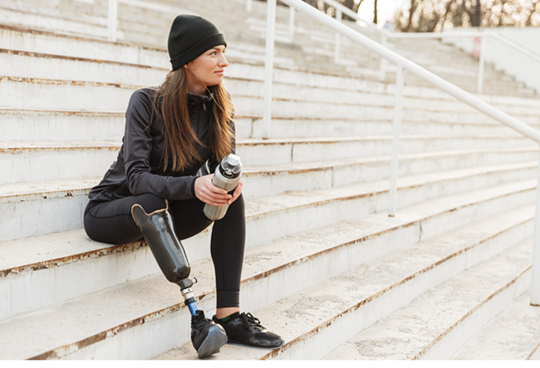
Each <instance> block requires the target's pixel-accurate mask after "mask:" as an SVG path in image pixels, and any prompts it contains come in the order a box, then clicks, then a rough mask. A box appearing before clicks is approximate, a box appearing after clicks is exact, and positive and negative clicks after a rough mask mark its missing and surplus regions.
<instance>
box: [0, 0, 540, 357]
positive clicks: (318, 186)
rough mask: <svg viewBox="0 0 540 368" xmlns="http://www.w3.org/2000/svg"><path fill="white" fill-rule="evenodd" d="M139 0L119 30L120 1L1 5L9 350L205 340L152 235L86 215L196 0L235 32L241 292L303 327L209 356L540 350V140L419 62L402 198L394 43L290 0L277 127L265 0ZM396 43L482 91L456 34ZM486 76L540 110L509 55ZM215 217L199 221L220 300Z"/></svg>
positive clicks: (34, 352)
mask: <svg viewBox="0 0 540 368" xmlns="http://www.w3.org/2000/svg"><path fill="white" fill-rule="evenodd" d="M127 2H131V3H132V4H131V5H129V4H126V3H127ZM133 3H134V2H133V1H130V0H126V1H125V2H123V3H121V4H120V10H119V13H120V31H121V33H120V38H121V40H120V41H119V42H117V43H110V42H107V41H105V40H104V37H106V24H107V20H106V14H107V11H106V10H107V8H106V1H104V0H84V1H83V0H78V1H61V0H56V1H42V0H26V1H24V2H22V1H13V2H10V3H9V4H7V5H6V4H2V5H0V16H1V18H0V19H2V22H3V23H4V25H0V65H1V66H2V68H1V71H0V73H1V75H0V96H1V98H0V132H1V133H0V172H2V176H1V177H0V184H1V186H0V224H1V225H0V301H1V302H0V358H1V359H195V358H196V354H195V351H194V350H193V348H192V346H191V342H190V340H189V329H190V328H189V322H190V318H189V311H188V310H187V308H185V307H184V306H183V305H182V304H183V303H182V302H181V299H182V298H181V295H180V293H179V290H178V288H177V287H176V286H174V285H172V284H170V283H168V282H167V281H166V280H165V278H164V277H163V275H162V274H161V272H160V271H159V269H158V267H157V265H156V263H155V261H154V259H153V257H152V255H151V253H150V252H149V250H148V247H147V246H146V244H145V243H144V242H136V243H132V244H123V245H120V246H112V245H108V244H103V243H97V242H94V241H91V240H90V239H89V238H88V237H87V236H86V235H85V233H84V230H83V229H82V228H81V227H82V224H81V220H82V212H83V210H84V207H85V205H86V203H87V200H88V199H87V194H88V191H89V190H90V188H91V187H92V186H93V185H95V184H96V183H97V182H98V181H99V180H100V178H101V177H102V175H103V174H104V173H105V171H106V170H107V168H108V167H109V165H110V164H111V163H112V161H113V160H114V159H115V157H116V153H117V150H118V149H119V147H120V139H121V137H122V135H123V125H124V121H123V114H124V111H125V108H126V105H127V100H128V98H129V96H130V95H131V93H132V92H133V91H134V90H136V89H137V88H140V87H143V86H148V85H157V84H159V83H160V82H161V81H162V80H163V78H164V76H165V74H166V73H167V71H168V70H169V68H170V66H169V61H168V55H167V53H166V50H165V49H164V45H165V42H166V37H167V33H168V28H169V25H170V22H171V20H172V19H173V18H174V16H175V15H176V14H178V13H180V12H189V13H192V14H200V15H202V16H205V17H208V18H210V19H211V20H212V21H214V22H215V23H216V24H217V25H218V27H219V28H220V29H221V30H222V31H223V32H224V33H225V35H226V38H227V41H228V43H229V47H228V49H227V55H228V58H229V61H230V64H231V65H230V67H229V68H228V70H227V78H226V86H227V88H228V90H229V91H230V92H231V95H232V97H233V102H234V103H235V108H236V119H237V139H238V144H237V147H238V154H239V155H240V156H241V158H242V161H243V162H244V164H245V171H244V175H245V186H244V188H245V190H244V193H245V197H246V215H247V219H246V220H247V243H246V247H247V248H246V256H245V262H244V270H243V276H242V278H243V281H242V292H241V307H242V309H243V310H244V311H251V312H252V313H253V314H254V315H255V316H257V317H258V318H260V319H261V321H262V323H263V324H264V325H265V326H266V327H268V328H269V329H271V330H273V331H275V332H277V333H279V334H281V335H282V336H283V337H284V338H285V340H286V344H285V345H284V346H282V347H281V348H280V349H276V350H267V349H251V348H246V347H241V346H236V345H226V346H225V347H223V348H222V351H221V353H220V354H218V355H215V356H213V357H212V358H210V359H270V358H275V359H451V358H454V359H531V358H538V356H540V351H539V349H538V347H539V346H540V345H539V344H540V328H539V327H538V326H539V324H538V322H539V321H540V308H534V307H531V306H529V296H528V288H529V286H530V278H531V275H530V273H531V271H530V267H531V254H532V233H533V218H534V201H535V190H536V185H537V183H536V175H537V168H538V160H537V159H538V148H537V146H536V145H535V144H534V142H532V141H530V140H528V139H526V138H524V137H522V136H520V135H519V134H517V133H515V132H514V131H512V130H510V129H509V128H506V127H504V126H502V125H501V124H499V123H497V122H495V121H493V120H491V119H489V118H487V117H485V116H483V115H481V114H479V113H477V112H476V111H474V110H472V109H471V108H469V107H467V106H465V105H464V104H462V103H460V102H458V101H456V100H454V99H453V98H451V97H449V96H447V95H445V94H444V93H442V92H440V91H438V90H436V89H434V88H432V87H430V86H429V85H426V84H425V83H424V82H423V81H421V80H419V79H417V78H414V77H412V76H410V75H408V74H406V76H405V83H406V86H405V89H404V95H405V100H404V115H403V116H404V121H403V124H402V141H401V155H400V167H399V180H398V201H397V207H398V209H397V213H396V216H395V217H388V216H387V206H388V187H389V165H390V152H391V139H392V117H393V99H394V90H395V87H394V81H395V73H394V71H395V67H392V66H389V72H388V73H387V75H386V79H385V80H383V81H380V80H379V71H378V66H379V59H378V57H376V56H374V55H371V54H370V53H368V52H366V51H365V50H362V49H361V48H360V47H357V46H355V45H353V44H352V43H349V42H347V41H346V40H344V41H343V46H342V50H343V51H342V54H343V56H344V60H343V61H341V62H339V63H337V64H336V63H334V61H333V46H332V42H333V40H334V35H333V34H332V33H328V32H327V31H326V30H325V28H324V27H321V26H319V25H317V24H313V22H312V21H311V20H310V19H306V18H305V17H304V16H302V15H300V14H297V17H296V19H297V24H296V32H295V34H294V36H291V35H290V34H289V32H288V28H287V24H288V23H287V22H288V19H287V16H288V9H282V8H281V7H279V9H278V30H279V34H278V40H279V41H278V43H277V45H276V71H275V73H274V78H275V84H274V95H275V98H274V101H273V111H274V118H273V121H272V125H271V127H270V131H269V133H270V139H267V140H263V139H261V120H262V118H261V115H262V88H263V84H264V82H263V75H264V62H263V58H264V24H265V19H266V17H265V4H264V3H259V2H258V1H255V2H254V4H253V6H254V9H253V12H252V13H250V14H248V13H246V12H245V3H244V1H240V0H235V1H227V2H223V1H219V0H204V1H202V0H200V1H197V2H196V6H195V5H193V3H195V2H191V1H187V0H181V1H180V0H177V1H172V0H160V1H152V2H149V1H139V2H137V3H138V4H139V5H138V6H134V5H133ZM142 6H144V7H142ZM173 7H174V10H171V9H172V8H173ZM216 14H219V16H216ZM350 26H351V27H354V28H357V27H356V25H354V24H350ZM359 30H360V31H361V32H363V33H365V34H367V35H368V36H371V37H374V38H375V37H376V36H375V35H372V34H370V33H369V32H367V31H365V30H363V29H359ZM390 46H391V47H392V48H393V49H395V50H396V51H397V52H399V53H401V54H403V55H404V56H407V57H410V58H411V59H412V60H413V61H416V62H418V63H419V64H420V65H422V66H424V67H426V68H428V69H430V70H432V71H433V72H435V73H437V74H439V75H441V76H442V77H444V78H446V79H448V80H449V81H452V82H454V83H456V84H457V85H458V86H460V87H462V88H464V89H466V90H469V91H470V92H473V91H474V90H475V88H476V78H475V75H474V74H475V71H476V68H477V66H476V61H475V60H474V59H473V58H471V57H470V56H467V55H465V54H464V53H462V52H460V51H459V50H457V49H455V48H453V47H450V46H448V45H444V44H442V43H439V42H437V41H414V42H413V41H399V42H393V43H392V44H391V45H390ZM484 90H485V91H487V92H486V93H484V94H481V95H478V96H479V97H480V98H482V99H484V100H485V101H487V102H489V103H491V104H493V105H494V106H496V107H498V108H500V109H502V110H503V111H505V112H508V113H509V114H511V115H513V116H514V117H516V118H518V119H520V120H521V121H523V122H526V123H529V124H530V125H532V126H534V127H538V126H540V99H539V98H538V95H537V93H536V91H533V90H530V89H527V88H525V87H524V86H523V85H521V84H519V83H516V82H514V81H513V79H512V78H511V77H509V76H507V75H504V74H503V73H501V72H498V71H496V70H493V68H491V67H487V68H486V81H485V84H484ZM209 236H210V229H208V230H206V231H204V232H203V233H201V234H199V235H197V236H195V237H193V238H191V239H188V240H186V241H185V242H184V245H185V247H186V250H187V253H188V256H189V259H190V261H191V263H192V269H193V276H196V277H197V278H198V280H199V283H198V284H197V285H196V286H195V288H194V291H195V294H196V298H197V299H198V304H199V306H200V307H201V308H202V309H204V310H205V311H206V313H207V315H211V314H212V313H213V310H214V308H215V288H214V278H213V266H212V262H211V260H210V257H209Z"/></svg>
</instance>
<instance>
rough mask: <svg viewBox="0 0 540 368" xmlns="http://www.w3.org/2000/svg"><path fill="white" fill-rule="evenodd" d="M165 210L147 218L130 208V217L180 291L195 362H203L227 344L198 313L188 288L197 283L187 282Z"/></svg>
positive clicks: (186, 270)
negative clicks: (198, 359) (188, 317)
mask: <svg viewBox="0 0 540 368" xmlns="http://www.w3.org/2000/svg"><path fill="white" fill-rule="evenodd" d="M168 208H169V203H168V202H167V207H166V208H165V209H162V210H158V211H154V212H152V213H150V214H147V213H146V212H145V211H144V209H143V208H142V207H141V206H140V205H138V204H136V205H133V207H131V215H132V216H133V220H134V221H135V224H137V226H138V227H139V229H140V230H141V232H142V233H143V236H144V239H145V240H146V242H147V243H148V246H149V247H150V250H151V251H152V254H153V255H154V257H155V259H156V261H157V263H158V265H159V267H160V268H161V271H162V272H163V274H164V275H165V277H166V278H167V280H169V281H170V282H172V283H175V284H177V285H178V286H179V287H180V290H181V292H182V296H183V297H184V302H185V304H186V306H187V307H188V308H189V311H190V313H191V316H192V317H191V341H192V343H193V347H195V350H197V354H198V356H199V358H204V357H207V356H209V355H212V354H214V353H217V352H219V349H220V348H221V347H222V346H223V345H225V343H226V342H227V335H226V333H225V330H224V329H223V327H221V326H219V325H216V324H215V323H214V322H213V321H212V320H209V319H206V318H204V312H203V311H201V310H199V308H198V307H197V303H196V302H195V298H194V297H193V293H192V290H191V286H193V284H194V283H196V282H197V279H195V278H193V279H189V278H188V277H189V273H190V272H191V267H190V266H189V261H188V259H187V257H186V253H185V251H184V247H183V246H182V243H180V240H178V238H177V237H176V233H175V232H174V224H173V221H172V218H171V215H170V214H169V211H168Z"/></svg>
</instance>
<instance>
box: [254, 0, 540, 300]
mask: <svg viewBox="0 0 540 368" xmlns="http://www.w3.org/2000/svg"><path fill="white" fill-rule="evenodd" d="M281 2H283V3H285V4H287V5H288V6H289V7H294V8H295V9H296V10H299V11H301V12H302V13H305V14H307V15H308V16H310V17H311V18H313V19H315V20H317V21H319V22H320V23H323V24H325V25H326V26H328V27H330V28H332V29H333V30H335V31H336V32H337V33H339V34H340V35H343V36H345V37H347V38H349V39H350V40H352V41H354V42H356V43H358V44H360V45H362V46H363V47H365V48H366V49H368V50H369V51H371V52H373V53H375V54H378V55H379V56H380V57H381V58H382V59H385V60H388V61H390V62H393V63H395V64H397V66H398V71H397V81H396V103H395V107H394V137H393V147H392V162H391V174H390V188H389V197H390V204H389V216H393V215H394V213H395V198H396V192H397V169H398V164H399V161H398V156H399V132H400V125H401V105H402V91H403V81H404V76H403V71H404V70H406V71H408V72H410V73H412V74H414V75H416V76H417V77H419V78H421V79H423V80H424V81H426V82H428V83H430V84H431V85H433V86H435V87H437V88H439V89H441V90H442V91H444V92H446V93H448V94H450V95H451V96H453V97H455V98H457V99H458V100H460V101H462V102H464V103H466V104H468V105H469V106H471V107H473V108H474V109H476V110H478V111H479V112H481V113H483V114H485V115H487V116H489V117H491V118H493V119H495V120H497V121H499V122H501V123H503V124H505V125H507V126H508V127H510V128H512V129H514V130H516V131H517V132H519V133H520V134H522V135H524V136H526V137H528V138H531V139H532V140H534V141H535V142H536V143H538V144H539V145H540V132H539V131H537V130H536V129H533V128H531V127H530V126H529V125H527V124H524V123H522V122H521V121H519V120H517V119H515V118H513V117H512V116H510V115H508V114H506V113H504V112H502V111H500V110H499V109H497V108H495V107H493V106H491V105H489V104H488V103H486V102H484V101H483V100H481V99H479V98H477V97H475V96H473V95H472V94H470V93H468V92H466V91H464V90H463V89H461V88H459V87H457V86H455V85H453V84H452V83H450V82H448V81H446V80H444V79H442V78H440V77H438V76H437V75H435V74H433V73H431V72H430V71H428V70H426V69H424V68H422V67H421V66H419V65H417V64H415V63H413V62H412V61H410V60H408V59H406V58H404V57H402V56H401V55H398V54H397V53H395V52H393V51H391V50H389V49H388V48H386V47H384V46H381V45H380V44H379V43H377V42H375V41H373V40H371V39H370V38H368V37H366V36H364V35H362V34H360V33H359V32H357V31H355V30H353V29H352V28H350V27H347V26H346V25H344V24H342V23H341V22H339V21H338V20H335V19H333V18H332V17H330V16H328V15H326V14H324V13H322V12H320V11H319V10H317V9H315V8H314V7H312V6H310V5H308V4H306V3H305V2H303V1H301V0H281ZM267 3H268V4H267V9H268V11H267V15H268V18H267V39H266V57H267V59H266V67H265V88H264V115H263V138H267V137H268V135H267V131H268V126H269V124H270V120H271V102H272V82H273V78H272V75H273V55H274V35H275V18H276V0H267ZM539 156H540V155H539ZM539 159H540V157H539ZM538 182H540V167H539V170H538ZM539 209H540V193H539V191H537V193H536V212H535V219H534V227H535V230H534V249H533V266H532V285H531V305H535V306H540V273H539V272H540V253H539V252H540V249H539V244H540V233H539V230H540V213H539Z"/></svg>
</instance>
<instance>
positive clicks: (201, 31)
mask: <svg viewBox="0 0 540 368" xmlns="http://www.w3.org/2000/svg"><path fill="white" fill-rule="evenodd" d="M218 45H224V46H227V42H225V38H224V37H223V35H222V34H221V33H219V31H218V29H217V28H216V26H215V25H214V24H212V23H211V22H209V21H207V20H206V19H204V18H201V17H199V16H196V15H179V16H177V17H176V18H175V19H174V22H173V24H172V26H171V31H170V32H169V43H168V48H169V56H170V57H171V64H172V69H173V70H176V69H179V68H181V67H182V66H184V65H186V64H187V63H189V62H190V61H192V60H194V59H196V58H197V57H198V56H199V55H201V54H203V53H204V52H205V51H206V50H209V49H211V48H212V47H214V46H218Z"/></svg>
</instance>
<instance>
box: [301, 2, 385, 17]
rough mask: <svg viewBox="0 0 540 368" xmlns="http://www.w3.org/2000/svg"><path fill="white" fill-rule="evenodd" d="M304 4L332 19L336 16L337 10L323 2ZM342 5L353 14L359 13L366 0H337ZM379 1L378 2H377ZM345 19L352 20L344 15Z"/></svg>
mask: <svg viewBox="0 0 540 368" xmlns="http://www.w3.org/2000/svg"><path fill="white" fill-rule="evenodd" d="M303 1H304V2H306V3H308V4H310V5H312V6H314V7H316V8H317V9H319V10H321V11H323V12H325V13H326V14H328V15H329V16H331V17H335V16H336V9H334V8H333V7H331V6H329V5H327V4H326V3H325V2H324V1H322V0H303ZM335 1H337V2H338V3H340V4H341V5H344V6H346V7H347V8H349V9H351V10H352V11H353V12H355V13H358V9H359V8H360V5H362V1H364V0H335ZM375 1H377V0H375ZM343 19H347V20H352V19H351V18H350V17H348V16H346V15H343Z"/></svg>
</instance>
